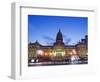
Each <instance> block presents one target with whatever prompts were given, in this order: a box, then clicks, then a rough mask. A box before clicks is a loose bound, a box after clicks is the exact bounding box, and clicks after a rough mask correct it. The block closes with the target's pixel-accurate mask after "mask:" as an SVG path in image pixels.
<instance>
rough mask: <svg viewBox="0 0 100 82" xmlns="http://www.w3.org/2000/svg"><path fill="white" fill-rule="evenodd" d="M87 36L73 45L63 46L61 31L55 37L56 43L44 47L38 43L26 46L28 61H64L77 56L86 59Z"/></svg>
mask: <svg viewBox="0 0 100 82" xmlns="http://www.w3.org/2000/svg"><path fill="white" fill-rule="evenodd" d="M87 53H88V36H87V35H86V36H85V38H84V39H81V41H80V42H78V43H77V44H75V45H65V43H64V42H63V35H62V33H61V31H60V30H59V32H58V33H57V35H56V41H55V42H54V44H53V46H52V45H49V46H48V45H47V46H44V45H42V44H40V43H39V42H38V41H36V42H35V43H29V44H28V60H31V59H33V58H36V57H48V58H50V59H51V60H64V59H66V58H70V57H71V56H78V57H80V58H83V59H84V58H87V57H88V54H87Z"/></svg>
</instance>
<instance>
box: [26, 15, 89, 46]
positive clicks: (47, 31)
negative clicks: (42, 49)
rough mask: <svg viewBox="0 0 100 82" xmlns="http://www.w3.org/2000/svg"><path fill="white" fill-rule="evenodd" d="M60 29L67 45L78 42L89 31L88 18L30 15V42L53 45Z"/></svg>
mask: <svg viewBox="0 0 100 82" xmlns="http://www.w3.org/2000/svg"><path fill="white" fill-rule="evenodd" d="M59 29H60V30H61V32H62V34H63V39H64V40H63V41H64V42H65V44H66V45H67V44H69V45H73V44H76V43H77V42H78V41H79V40H80V39H81V38H84V36H85V35H86V34H87V32H88V18H87V17H70V16H43V15H28V42H35V41H36V40H38V42H39V43H40V44H42V45H52V44H53V43H54V42H55V40H56V34H57V32H58V31H59Z"/></svg>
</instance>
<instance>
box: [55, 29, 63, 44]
mask: <svg viewBox="0 0 100 82" xmlns="http://www.w3.org/2000/svg"><path fill="white" fill-rule="evenodd" d="M56 43H58V44H62V43H63V35H62V33H61V31H60V29H59V31H58V33H57V36H56Z"/></svg>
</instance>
